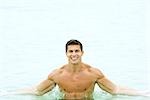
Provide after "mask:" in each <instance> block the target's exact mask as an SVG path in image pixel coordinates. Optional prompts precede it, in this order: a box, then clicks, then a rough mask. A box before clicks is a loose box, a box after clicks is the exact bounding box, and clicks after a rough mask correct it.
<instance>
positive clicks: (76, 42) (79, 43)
mask: <svg viewBox="0 0 150 100" xmlns="http://www.w3.org/2000/svg"><path fill="white" fill-rule="evenodd" d="M69 45H79V46H80V49H81V51H83V46H82V43H81V42H80V41H78V40H75V39H71V40H69V41H68V42H67V43H66V52H67V50H68V46H69Z"/></svg>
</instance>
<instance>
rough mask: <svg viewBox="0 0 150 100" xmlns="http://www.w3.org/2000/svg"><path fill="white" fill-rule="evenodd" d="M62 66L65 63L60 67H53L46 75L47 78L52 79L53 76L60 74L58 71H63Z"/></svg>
mask: <svg viewBox="0 0 150 100" xmlns="http://www.w3.org/2000/svg"><path fill="white" fill-rule="evenodd" d="M64 67H65V65H64V66H62V67H60V68H57V69H54V70H53V71H52V72H51V73H50V74H49V75H48V78H49V79H53V78H54V77H55V76H58V75H60V73H62V72H63V70H64Z"/></svg>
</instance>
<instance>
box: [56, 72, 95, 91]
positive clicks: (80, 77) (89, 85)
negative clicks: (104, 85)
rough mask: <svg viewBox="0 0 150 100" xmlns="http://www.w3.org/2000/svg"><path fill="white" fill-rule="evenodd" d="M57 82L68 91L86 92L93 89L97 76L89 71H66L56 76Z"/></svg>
mask: <svg viewBox="0 0 150 100" xmlns="http://www.w3.org/2000/svg"><path fill="white" fill-rule="evenodd" d="M56 82H57V84H58V85H59V87H60V89H61V90H64V91H66V92H84V91H87V90H90V91H91V90H93V88H94V85H95V78H94V77H93V76H92V75H91V74H87V73H76V74H70V73H64V74H61V75H60V76H59V77H57V78H56Z"/></svg>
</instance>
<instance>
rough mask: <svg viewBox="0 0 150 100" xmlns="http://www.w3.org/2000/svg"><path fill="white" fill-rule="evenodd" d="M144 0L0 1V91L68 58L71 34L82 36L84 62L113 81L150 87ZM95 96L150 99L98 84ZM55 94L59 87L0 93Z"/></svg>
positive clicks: (32, 99)
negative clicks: (118, 92) (37, 91)
mask: <svg viewBox="0 0 150 100" xmlns="http://www.w3.org/2000/svg"><path fill="white" fill-rule="evenodd" d="M108 1H109V2H108ZM145 4H148V6H149V4H150V2H149V0H113V1H112V0H92V1H91V0H76V1H74V0H64V1H62V0H0V94H3V93H4V92H5V91H11V90H16V89H20V88H24V87H30V86H33V85H36V84H38V83H39V82H41V81H42V80H44V79H45V78H46V77H47V76H48V74H49V73H50V72H51V71H52V70H54V69H56V68H58V67H61V66H62V65H63V64H65V63H67V60H66V55H65V43H66V42H67V41H68V40H69V39H78V40H80V41H81V42H82V43H83V46H84V55H83V62H85V63H87V64H90V65H91V66H93V67H96V68H98V69H100V70H101V71H102V72H103V73H104V75H106V76H107V77H108V79H110V80H111V81H113V82H114V83H116V84H118V85H123V86H127V87H131V88H135V89H138V90H150V74H149V73H150V67H149V66H150V53H149V51H150V46H149V43H150V40H149V37H150V35H149V33H150V31H149V30H145V23H146V22H148V21H147V20H146V19H145V13H146V11H148V12H149V10H148V9H147V10H146V11H145ZM148 18H149V17H148ZM148 29H149V28H148ZM93 95H94V99H95V100H149V99H150V98H147V97H142V96H126V95H115V96H112V95H110V94H108V93H106V92H103V91H102V90H101V89H100V88H99V87H98V86H96V87H95V91H94V93H93ZM59 98H61V96H60V93H59V91H58V88H57V87H56V88H55V89H54V90H53V91H51V92H49V93H48V94H46V95H44V96H31V95H7V96H0V100H57V99H59Z"/></svg>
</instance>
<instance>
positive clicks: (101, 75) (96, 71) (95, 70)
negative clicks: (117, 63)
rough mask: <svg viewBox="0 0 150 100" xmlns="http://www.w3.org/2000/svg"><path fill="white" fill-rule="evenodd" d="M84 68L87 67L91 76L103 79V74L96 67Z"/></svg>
mask: <svg viewBox="0 0 150 100" xmlns="http://www.w3.org/2000/svg"><path fill="white" fill-rule="evenodd" d="M85 66H86V67H87V69H88V71H89V72H91V73H92V74H93V75H95V76H96V77H98V78H102V77H104V74H103V73H102V71H101V70H100V69H98V68H96V67H92V66H90V65H88V64H85Z"/></svg>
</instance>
